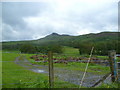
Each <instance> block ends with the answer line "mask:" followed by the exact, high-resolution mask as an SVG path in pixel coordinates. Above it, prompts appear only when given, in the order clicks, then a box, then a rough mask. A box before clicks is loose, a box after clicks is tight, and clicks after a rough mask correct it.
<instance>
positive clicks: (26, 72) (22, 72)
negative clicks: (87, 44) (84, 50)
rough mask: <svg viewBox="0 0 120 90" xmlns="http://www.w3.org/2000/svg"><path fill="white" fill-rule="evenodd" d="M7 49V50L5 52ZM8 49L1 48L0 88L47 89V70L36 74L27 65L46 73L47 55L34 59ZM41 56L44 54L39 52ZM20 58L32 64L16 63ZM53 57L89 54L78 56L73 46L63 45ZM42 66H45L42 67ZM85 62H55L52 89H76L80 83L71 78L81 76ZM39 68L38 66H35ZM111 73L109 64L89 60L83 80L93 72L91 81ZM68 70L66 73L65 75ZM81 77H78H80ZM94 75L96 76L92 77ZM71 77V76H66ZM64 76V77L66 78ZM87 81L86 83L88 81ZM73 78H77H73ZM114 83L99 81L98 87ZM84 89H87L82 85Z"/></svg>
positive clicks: (57, 59) (57, 58)
mask: <svg viewBox="0 0 120 90" xmlns="http://www.w3.org/2000/svg"><path fill="white" fill-rule="evenodd" d="M5 52H7V53H5ZM9 52H10V51H7V50H6V51H3V53H2V88H49V80H48V74H47V73H38V72H33V71H32V70H30V69H29V68H28V67H30V68H32V69H33V68H36V66H40V68H39V69H41V70H42V69H43V70H45V71H46V72H48V69H47V68H46V67H48V62H44V61H46V60H47V59H48V58H41V57H39V59H41V60H40V61H39V62H36V61H35V59H31V58H30V57H31V56H34V55H36V54H20V53H19V51H13V53H11V52H12V51H11V52H10V53H9ZM40 55H44V54H40ZM17 57H19V61H21V62H22V61H23V62H24V60H27V61H28V62H29V63H31V65H27V64H28V63H23V64H24V66H22V63H20V62H18V63H16V62H15V61H16V58H17ZM53 57H54V58H55V59H56V60H54V61H59V60H62V59H65V60H67V59H68V58H79V57H88V55H84V56H83V55H82V56H80V55H79V52H78V50H77V49H75V48H70V47H64V53H63V54H54V55H53ZM94 57H97V58H99V59H103V60H106V59H107V58H108V57H107V56H96V55H94ZM68 61H69V60H68ZM44 67H45V68H44ZM85 67H86V63H81V62H74V61H73V62H67V64H66V63H54V68H55V69H54V70H55V71H54V72H55V80H54V81H55V82H54V88H78V87H79V83H80V81H78V82H74V83H72V82H73V81H72V78H74V77H76V78H75V79H78V78H79V79H81V77H82V75H83V72H84V70H85ZM37 69H38V68H37ZM109 72H110V69H109V67H108V66H105V65H100V64H95V63H90V64H89V66H88V70H87V75H86V79H87V78H88V77H90V76H91V75H93V77H92V78H88V80H89V79H93V80H92V82H95V81H94V78H95V77H98V78H97V79H100V78H101V77H102V76H103V75H105V74H107V73H109ZM65 73H68V74H65ZM79 76H80V77H79ZM94 76H95V77H94ZM69 78H70V79H69ZM65 79H66V80H65ZM88 80H86V81H85V82H88ZM74 81H76V80H74ZM117 87H118V86H117V84H116V83H114V84H102V85H101V86H98V87H97V88H117ZM83 88H88V87H85V86H83Z"/></svg>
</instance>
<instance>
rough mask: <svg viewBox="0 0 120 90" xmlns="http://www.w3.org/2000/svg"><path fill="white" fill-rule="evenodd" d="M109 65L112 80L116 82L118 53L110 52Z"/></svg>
mask: <svg viewBox="0 0 120 90" xmlns="http://www.w3.org/2000/svg"><path fill="white" fill-rule="evenodd" d="M109 63H110V69H111V80H112V82H115V81H116V79H117V66H116V65H117V63H116V52H115V51H114V50H112V51H109Z"/></svg>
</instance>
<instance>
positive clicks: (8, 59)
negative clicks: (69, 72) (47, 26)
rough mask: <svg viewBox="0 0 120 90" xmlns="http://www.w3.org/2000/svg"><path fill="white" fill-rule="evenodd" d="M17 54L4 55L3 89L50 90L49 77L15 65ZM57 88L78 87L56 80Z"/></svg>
mask: <svg viewBox="0 0 120 90" xmlns="http://www.w3.org/2000/svg"><path fill="white" fill-rule="evenodd" d="M18 56H19V54H16V53H3V55H2V61H3V62H2V65H3V66H2V75H3V76H2V84H3V85H2V87H3V88H48V87H49V85H48V76H46V75H44V74H40V73H35V72H32V71H29V70H26V69H25V68H24V67H21V66H19V65H17V64H15V63H14V60H15V58H16V57H18ZM55 81H56V82H55V86H54V87H57V88H68V87H78V86H77V85H74V84H70V83H68V82H64V81H61V80H55Z"/></svg>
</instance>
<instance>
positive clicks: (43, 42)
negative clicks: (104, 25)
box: [2, 32, 120, 55]
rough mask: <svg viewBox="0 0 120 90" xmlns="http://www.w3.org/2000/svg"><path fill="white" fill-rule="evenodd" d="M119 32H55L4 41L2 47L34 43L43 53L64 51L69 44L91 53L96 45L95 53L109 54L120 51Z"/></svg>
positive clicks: (17, 48) (11, 47)
mask: <svg viewBox="0 0 120 90" xmlns="http://www.w3.org/2000/svg"><path fill="white" fill-rule="evenodd" d="M118 34H119V32H101V33H97V34H86V35H80V36H69V35H59V34H56V33H53V34H51V35H48V36H46V37H44V38H42V39H38V40H32V41H15V42H3V43H2V44H3V47H2V48H3V49H7V50H13V49H14V50H19V49H20V46H21V45H24V44H30V45H31V44H32V45H34V46H35V47H37V50H38V51H39V52H41V53H46V51H48V50H51V51H53V52H56V53H62V49H61V47H60V46H69V47H74V48H77V49H79V52H80V54H83V55H84V54H89V53H90V50H91V48H92V46H94V47H95V48H94V52H93V53H94V54H96V55H107V54H108V51H109V50H116V52H117V53H120V37H118ZM56 45H57V46H56ZM58 45H59V46H58ZM52 46H53V47H52ZM54 46H55V48H54ZM58 47H60V48H58ZM56 48H57V49H56Z"/></svg>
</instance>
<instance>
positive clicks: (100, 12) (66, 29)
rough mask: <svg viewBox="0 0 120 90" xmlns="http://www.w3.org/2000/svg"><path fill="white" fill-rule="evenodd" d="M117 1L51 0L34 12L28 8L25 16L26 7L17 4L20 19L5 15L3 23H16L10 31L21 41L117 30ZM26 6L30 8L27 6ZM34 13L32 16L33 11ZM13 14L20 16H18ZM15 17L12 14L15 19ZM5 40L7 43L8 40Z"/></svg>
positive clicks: (36, 8)
mask: <svg viewBox="0 0 120 90" xmlns="http://www.w3.org/2000/svg"><path fill="white" fill-rule="evenodd" d="M117 2H118V0H49V1H48V2H47V1H46V2H44V4H41V2H39V3H40V5H39V7H35V8H34V9H32V8H28V9H27V11H26V13H24V15H23V14H21V12H22V13H23V12H25V11H23V10H24V8H26V7H25V6H23V7H22V9H20V6H19V5H17V7H18V9H17V10H16V11H18V10H19V13H18V14H19V15H18V16H19V17H18V19H17V20H16V19H15V20H16V21H15V20H14V19H11V21H10V20H9V18H8V17H7V16H6V17H7V18H6V21H5V22H4V23H5V24H6V23H7V22H8V21H7V20H9V23H8V24H11V23H16V25H14V24H11V25H9V26H11V28H12V29H13V30H9V29H8V30H9V31H10V32H12V33H13V31H16V32H17V33H18V34H19V39H27V38H28V39H38V38H40V37H43V36H45V35H48V34H50V33H53V32H56V33H60V34H70V35H81V34H87V33H96V32H101V31H117V29H118V28H117V18H118V14H117V13H118V12H117ZM24 4H25V3H24ZM26 5H27V6H29V4H27V3H26ZM34 5H35V4H34ZM6 7H7V6H6ZM11 8H14V7H11ZM39 9H40V10H39ZM8 10H9V9H8ZM34 10H35V13H33V14H34V15H33V14H32V11H34ZM13 12H14V9H13ZM27 12H29V14H27ZM10 13H11V12H10ZM12 14H15V15H17V13H12ZM12 14H10V15H11V16H12ZM20 14H21V15H20ZM13 18H14V17H13ZM6 33H7V32H6ZM14 33H15V32H14ZM21 34H22V35H21ZM20 35H21V36H22V37H20ZM3 37H6V36H5V35H4V36H3ZM11 37H12V36H11ZM23 37H24V38H23ZM5 39H6V40H7V37H6V38H5ZM8 39H9V38H8Z"/></svg>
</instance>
